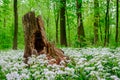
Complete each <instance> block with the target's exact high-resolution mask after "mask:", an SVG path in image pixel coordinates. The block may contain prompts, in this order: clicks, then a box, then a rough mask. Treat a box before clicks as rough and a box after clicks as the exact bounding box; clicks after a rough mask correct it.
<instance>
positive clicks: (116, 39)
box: [115, 0, 119, 44]
mask: <svg viewBox="0 0 120 80" xmlns="http://www.w3.org/2000/svg"><path fill="white" fill-rule="evenodd" d="M118 23H119V0H116V36H115V41H116V44H118Z"/></svg>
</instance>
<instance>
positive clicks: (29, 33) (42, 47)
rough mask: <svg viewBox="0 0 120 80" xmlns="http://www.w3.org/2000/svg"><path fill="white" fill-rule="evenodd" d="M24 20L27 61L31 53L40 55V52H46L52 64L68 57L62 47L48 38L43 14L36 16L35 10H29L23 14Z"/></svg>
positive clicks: (25, 55) (25, 56)
mask: <svg viewBox="0 0 120 80" xmlns="http://www.w3.org/2000/svg"><path fill="white" fill-rule="evenodd" d="M22 21H23V26H24V36H25V39H24V40H25V50H24V58H25V61H24V62H25V63H27V61H28V57H30V56H31V55H36V56H38V55H40V54H46V55H47V59H48V60H49V63H50V64H54V63H56V64H60V62H61V61H62V60H64V61H65V60H66V59H67V57H66V56H65V55H64V52H63V51H62V50H61V49H58V48H56V47H55V46H54V45H53V44H51V43H50V42H49V41H48V40H47V38H46V35H45V28H44V22H43V20H42V17H41V16H37V17H35V13H34V12H29V13H27V14H25V15H24V16H23V20H22ZM53 59H54V60H53ZM52 60H53V61H52Z"/></svg>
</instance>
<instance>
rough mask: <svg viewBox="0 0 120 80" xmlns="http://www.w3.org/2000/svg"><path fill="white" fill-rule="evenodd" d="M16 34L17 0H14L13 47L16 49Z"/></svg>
mask: <svg viewBox="0 0 120 80" xmlns="http://www.w3.org/2000/svg"><path fill="white" fill-rule="evenodd" d="M17 34H18V12H17V0H14V39H13V49H17V37H18V36H17Z"/></svg>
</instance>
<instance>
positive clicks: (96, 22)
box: [94, 0, 99, 44]
mask: <svg viewBox="0 0 120 80" xmlns="http://www.w3.org/2000/svg"><path fill="white" fill-rule="evenodd" d="M98 27H99V2H98V0H94V44H97V42H98Z"/></svg>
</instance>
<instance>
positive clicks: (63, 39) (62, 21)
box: [60, 0, 67, 46]
mask: <svg viewBox="0 0 120 80" xmlns="http://www.w3.org/2000/svg"><path fill="white" fill-rule="evenodd" d="M60 4H61V6H60V43H61V45H64V46H67V39H66V19H65V11H66V0H60Z"/></svg>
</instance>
